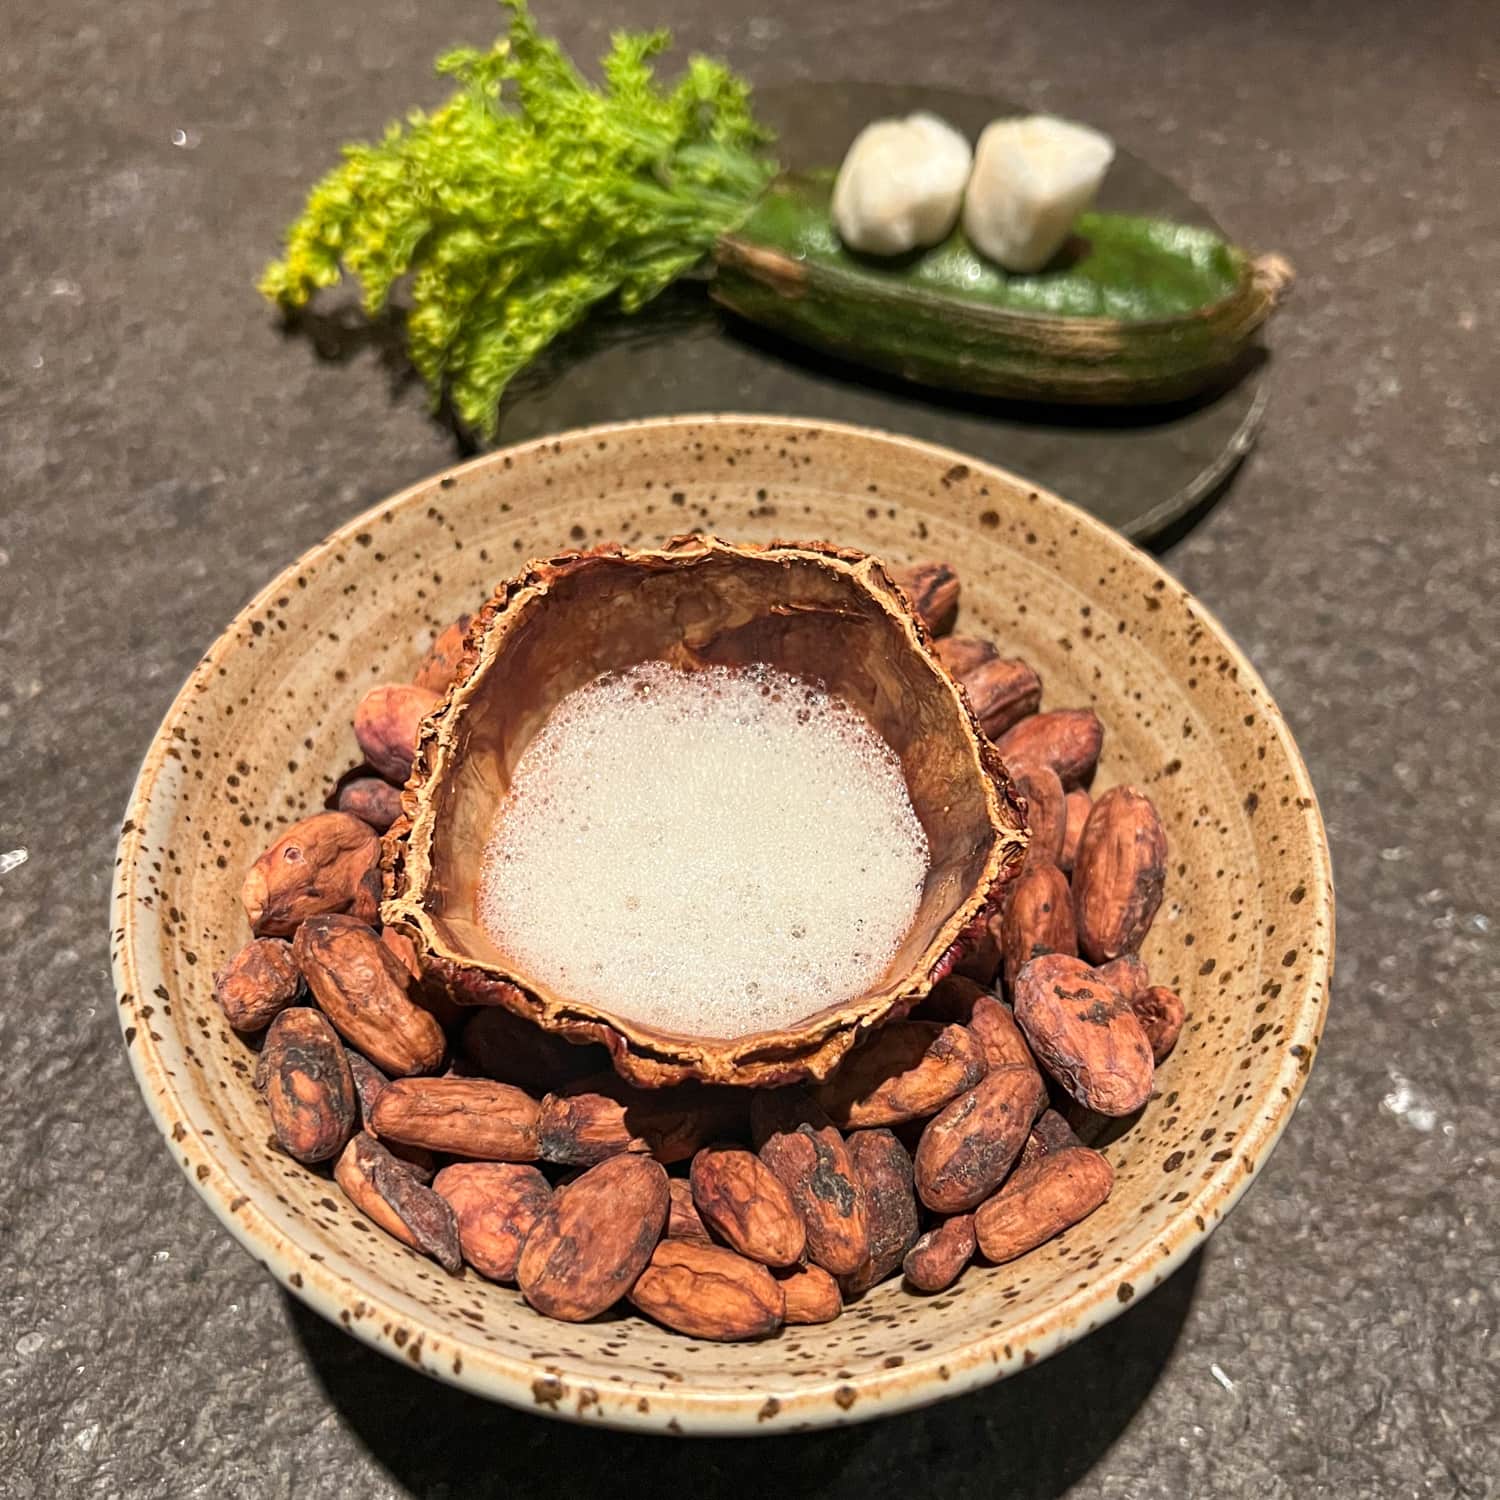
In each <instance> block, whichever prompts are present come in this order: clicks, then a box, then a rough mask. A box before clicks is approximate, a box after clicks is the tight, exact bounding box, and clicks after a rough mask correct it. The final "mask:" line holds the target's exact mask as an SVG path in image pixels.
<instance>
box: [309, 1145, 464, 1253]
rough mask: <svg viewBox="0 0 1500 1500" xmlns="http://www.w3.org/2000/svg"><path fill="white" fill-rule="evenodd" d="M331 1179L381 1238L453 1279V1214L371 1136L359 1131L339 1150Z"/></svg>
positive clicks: (455, 1227)
mask: <svg viewBox="0 0 1500 1500" xmlns="http://www.w3.org/2000/svg"><path fill="white" fill-rule="evenodd" d="M333 1177H334V1181H335V1182H337V1183H338V1185H339V1186H340V1187H341V1188H343V1190H344V1192H345V1194H346V1195H347V1196H348V1198H349V1200H350V1201H351V1202H352V1203H353V1204H354V1206H355V1207H356V1208H357V1209H359V1211H360V1212H361V1213H362V1214H364V1215H365V1216H366V1217H367V1218H369V1219H371V1220H373V1222H375V1223H376V1224H378V1225H379V1226H380V1227H381V1228H382V1229H383V1230H385V1231H386V1233H387V1234H392V1235H394V1236H395V1237H396V1238H397V1239H398V1240H400V1241H401V1243H402V1244H403V1245H409V1246H411V1248H412V1249H413V1250H418V1251H420V1252H421V1253H422V1254H423V1255H430V1256H431V1257H432V1258H433V1259H434V1260H435V1261H437V1263H438V1264H439V1265H440V1266H442V1268H443V1269H444V1270H445V1271H451V1272H452V1273H453V1274H454V1275H457V1274H458V1272H459V1271H460V1270H462V1269H463V1261H462V1260H461V1258H460V1255H459V1246H458V1220H457V1219H456V1218H455V1217H454V1214H453V1210H452V1209H451V1208H450V1207H449V1206H448V1204H447V1203H446V1202H445V1201H444V1200H443V1199H442V1198H440V1197H438V1195H437V1194H436V1193H435V1192H433V1191H432V1189H431V1188H429V1187H424V1186H423V1185H422V1184H421V1183H420V1182H418V1181H417V1179H416V1178H415V1177H414V1176H413V1175H412V1173H411V1171H410V1170H409V1169H408V1167H407V1166H406V1164H405V1163H404V1162H400V1161H397V1160H396V1158H395V1157H394V1156H392V1155H391V1153H390V1152H389V1151H387V1150H386V1149H385V1147H384V1146H382V1145H381V1144H380V1142H379V1141H377V1140H376V1139H375V1137H374V1136H372V1135H369V1134H367V1133H366V1132H365V1131H363V1130H362V1131H360V1132H359V1134H357V1135H356V1136H355V1137H354V1139H353V1140H351V1141H350V1142H349V1144H348V1145H347V1146H345V1147H344V1153H343V1155H342V1156H340V1157H339V1159H338V1161H337V1162H336V1163H335V1165H334V1169H333Z"/></svg>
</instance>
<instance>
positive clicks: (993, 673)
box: [958, 656, 1042, 740]
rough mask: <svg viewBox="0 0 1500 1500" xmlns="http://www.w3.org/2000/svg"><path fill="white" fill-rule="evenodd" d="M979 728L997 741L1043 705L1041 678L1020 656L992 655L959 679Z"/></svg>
mask: <svg viewBox="0 0 1500 1500" xmlns="http://www.w3.org/2000/svg"><path fill="white" fill-rule="evenodd" d="M958 680H959V681H960V682H961V683H962V684H963V687H964V691H965V692H966V693H967V694H968V695H969V704H970V706H971V707H972V708H973V710H974V714H975V717H976V718H977V719H978V720H979V727H980V728H981V729H982V730H984V732H985V733H986V734H987V735H988V736H989V737H990V738H991V739H992V740H997V739H999V738H1000V736H1001V735H1002V734H1004V733H1005V732H1006V730H1008V729H1010V728H1012V727H1013V726H1014V725H1016V724H1019V723H1020V722H1021V720H1022V719H1024V718H1026V717H1027V716H1028V715H1030V714H1034V713H1035V712H1036V711H1037V709H1038V708H1039V707H1040V706H1041V702H1042V679H1041V678H1040V677H1038V676H1037V675H1036V673H1035V672H1034V671H1033V670H1032V669H1031V665H1030V663H1028V662H1024V661H1022V660H1021V659H1020V658H1019V657H1004V656H992V657H990V658H989V660H987V661H982V662H979V663H977V664H976V665H975V666H972V667H970V668H969V669H968V670H967V671H966V672H964V673H963V674H962V675H960V676H959V678H958Z"/></svg>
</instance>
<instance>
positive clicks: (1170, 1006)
mask: <svg viewBox="0 0 1500 1500" xmlns="http://www.w3.org/2000/svg"><path fill="white" fill-rule="evenodd" d="M1130 1008H1131V1009H1132V1010H1133V1011H1134V1012H1135V1018H1136V1020H1137V1021H1139V1022H1140V1023H1141V1030H1142V1031H1144V1032H1145V1033H1146V1040H1147V1041H1148V1042H1150V1044H1151V1056H1152V1057H1153V1058H1155V1059H1156V1061H1157V1062H1162V1061H1163V1060H1164V1059H1165V1058H1166V1057H1167V1056H1168V1055H1169V1054H1170V1053H1171V1051H1172V1048H1173V1047H1175V1046H1176V1045H1177V1038H1178V1037H1179V1036H1181V1035H1182V1023H1183V1022H1184V1021H1186V1020H1187V1009H1186V1007H1185V1006H1184V1005H1183V1003H1182V1000H1181V999H1180V998H1179V997H1178V995H1177V992H1176V991H1175V990H1169V989H1168V988H1167V987H1166V986H1165V985H1162V984H1155V985H1152V986H1151V987H1150V988H1149V989H1147V990H1146V991H1145V993H1144V994H1141V995H1138V996H1136V998H1135V999H1134V1000H1132V1001H1131V1002H1130Z"/></svg>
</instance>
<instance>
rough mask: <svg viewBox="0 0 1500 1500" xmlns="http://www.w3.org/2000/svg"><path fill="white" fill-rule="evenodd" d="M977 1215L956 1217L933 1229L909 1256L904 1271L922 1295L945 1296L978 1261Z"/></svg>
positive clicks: (903, 1264)
mask: <svg viewBox="0 0 1500 1500" xmlns="http://www.w3.org/2000/svg"><path fill="white" fill-rule="evenodd" d="M974 1247H975V1240H974V1215H973V1214H954V1215H953V1217H952V1218H950V1219H944V1220H943V1222H942V1223H941V1224H938V1225H936V1226H935V1227H934V1228H932V1229H929V1230H928V1231H927V1233H926V1234H924V1235H922V1236H921V1238H920V1239H918V1241H917V1242H916V1244H915V1245H913V1246H912V1247H911V1249H910V1250H908V1251H907V1252H906V1259H905V1260H904V1261H903V1262H902V1269H903V1270H904V1271H905V1272H906V1279H907V1281H909V1282H910V1283H911V1285H912V1286H913V1287H915V1288H916V1290H917V1291H919V1292H941V1291H942V1290H943V1289H944V1288H945V1287H950V1286H952V1285H953V1283H954V1282H955V1281H957V1280H958V1278H959V1277H960V1276H961V1275H962V1274H963V1270H964V1267H965V1266H967V1265H968V1264H969V1262H970V1261H971V1260H973V1259H974Z"/></svg>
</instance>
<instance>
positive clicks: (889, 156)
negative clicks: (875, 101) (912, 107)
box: [833, 112, 974, 255]
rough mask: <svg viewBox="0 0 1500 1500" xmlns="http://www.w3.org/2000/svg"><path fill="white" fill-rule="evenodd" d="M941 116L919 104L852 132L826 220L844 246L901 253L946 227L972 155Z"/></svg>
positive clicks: (952, 220)
mask: <svg viewBox="0 0 1500 1500" xmlns="http://www.w3.org/2000/svg"><path fill="white" fill-rule="evenodd" d="M973 159H974V157H973V152H972V151H971V150H970V149H969V143H968V141H967V140H965V139H964V137H963V136H961V135H960V134H959V133H958V132H957V131H956V130H955V129H954V128H953V127H952V126H951V125H949V124H948V123H947V122H946V121H943V120H940V119H938V117H937V116H936V115H932V114H927V113H926V112H919V113H917V114H914V115H908V116H907V117H906V118H905V119H904V120H876V121H875V122H874V123H873V124H870V125H866V126H865V128H864V129H863V130H861V131H860V133H859V134H858V135H857V136H855V138H854V144H853V145H852V146H850V147H849V152H848V155H846V156H845V157H844V164H843V166H841V167H840V168H839V175H838V180H837V181H836V182H835V183H834V185H833V222H834V226H835V228H837V230H838V232H839V238H840V239H842V240H843V242H844V243H845V244H846V245H847V246H848V247H849V248H850V249H851V250H861V251H864V252H865V253H866V254H869V255H901V254H903V253H904V252H906V251H908V250H915V249H916V248H918V246H926V245H936V244H937V243H938V242H939V241H940V240H944V239H946V238H947V237H948V235H949V234H950V233H951V232H952V230H953V226H954V225H955V224H956V223H957V222H958V211H959V205H960V204H961V203H962V202H963V196H964V184H965V183H966V182H967V181H968V180H969V167H970V165H971V164H972V162H973Z"/></svg>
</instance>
